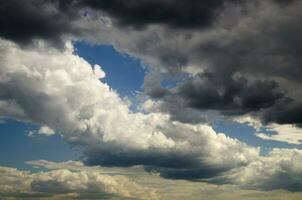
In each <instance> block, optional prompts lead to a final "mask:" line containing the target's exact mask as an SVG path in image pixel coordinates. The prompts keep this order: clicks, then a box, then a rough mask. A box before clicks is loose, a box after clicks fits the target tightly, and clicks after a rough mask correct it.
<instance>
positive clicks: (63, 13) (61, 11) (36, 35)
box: [0, 0, 77, 44]
mask: <svg viewBox="0 0 302 200" xmlns="http://www.w3.org/2000/svg"><path fill="white" fill-rule="evenodd" d="M72 7H73V1H72V0H67V1H59V0H54V1H52V0H29V1H27V0H1V1H0V13H1V17H0V27H1V29H0V35H1V36H2V37H4V38H7V39H10V40H14V41H16V42H18V43H20V44H29V43H30V42H31V41H32V39H45V40H48V41H51V42H54V43H56V44H60V42H61V39H62V36H63V35H64V34H68V33H69V34H70V33H72V32H76V30H74V29H73V28H72V25H71V23H70V22H72V21H73V20H74V19H75V18H76V17H77V10H73V9H72ZM73 34H74V33H73Z"/></svg>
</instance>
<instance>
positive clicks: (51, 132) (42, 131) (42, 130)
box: [38, 126, 55, 136]
mask: <svg viewBox="0 0 302 200" xmlns="http://www.w3.org/2000/svg"><path fill="white" fill-rule="evenodd" d="M38 133H39V134H41V135H47V136H50V135H54V134H55V132H54V130H52V129H51V128H49V127H48V126H41V127H40V128H39V130H38Z"/></svg>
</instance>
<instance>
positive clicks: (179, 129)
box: [0, 40, 259, 172]
mask: <svg viewBox="0 0 302 200" xmlns="http://www.w3.org/2000/svg"><path fill="white" fill-rule="evenodd" d="M44 45H45V44H44V43H41V44H40V46H39V47H37V48H36V49H31V50H22V49H19V48H18V47H17V46H16V45H15V44H14V43H11V42H8V41H5V40H1V44H0V46H1V56H2V58H3V59H1V61H2V62H1V64H0V65H1V71H0V76H1V82H0V91H1V102H2V105H3V106H1V109H2V110H3V111H4V112H2V113H1V117H3V118H13V119H17V120H22V121H29V122H33V123H38V124H40V125H42V126H43V127H44V128H43V129H44V131H43V132H49V131H50V130H54V131H55V132H58V133H59V134H61V135H62V136H63V137H64V138H65V139H66V140H67V141H69V142H70V143H71V144H73V145H80V146H82V147H84V160H85V161H86V163H87V164H94V165H96V164H97V165H120V166H131V165H152V166H156V167H166V168H172V169H189V170H190V169H194V170H198V169H200V170H204V169H207V168H210V169H212V168H213V169H215V171H216V170H217V172H220V171H221V170H227V169H230V168H233V167H236V166H240V165H245V164H247V163H249V161H250V160H251V159H253V158H254V157H256V156H257V155H258V152H259V149H257V148H252V147H248V146H247V145H246V144H244V143H241V142H239V141H238V140H235V139H231V138H229V137H227V136H225V135H224V134H222V133H216V132H215V131H214V130H213V129H212V128H211V127H210V126H209V125H206V124H197V125H190V124H184V123H180V122H177V121H171V120H170V118H169V115H167V114H161V113H146V114H144V113H141V112H136V113H135V112H132V111H131V110H130V109H129V107H128V103H127V102H126V101H124V100H122V99H121V98H120V97H119V96H118V94H117V93H116V92H114V91H113V90H111V89H110V88H109V86H108V85H107V84H105V83H102V82H101V81H100V80H99V79H98V78H99V76H96V75H95V73H94V72H93V69H92V67H91V66H90V65H89V64H88V63H87V62H86V61H85V60H83V59H82V58H80V57H79V56H77V55H75V54H74V53H73V51H72V47H71V46H70V44H66V45H67V47H66V50H65V52H63V53H62V52H61V51H60V50H56V49H54V48H45V46H44ZM45 60H47V62H45ZM98 70H99V72H98V73H100V70H101V69H100V68H98ZM45 127H48V128H47V129H48V130H47V131H45V129H46V128H45ZM41 131H42V130H41ZM41 131H40V132H41Z"/></svg>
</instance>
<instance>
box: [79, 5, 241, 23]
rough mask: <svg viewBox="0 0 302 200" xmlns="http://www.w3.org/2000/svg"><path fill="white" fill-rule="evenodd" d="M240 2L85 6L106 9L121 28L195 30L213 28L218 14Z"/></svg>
mask: <svg viewBox="0 0 302 200" xmlns="http://www.w3.org/2000/svg"><path fill="white" fill-rule="evenodd" d="M240 1H241V0H211V1H198V0H193V1H190V2H187V1H182V0H141V1H135V0H130V1H127V0H113V1H106V0H100V1H99V0H88V1H83V4H84V5H85V4H86V5H89V6H90V7H92V8H97V9H101V10H104V11H105V12H107V13H109V14H110V15H112V16H114V17H115V18H116V19H117V21H118V22H119V23H120V24H122V25H131V26H137V27H141V26H144V25H149V24H166V25H170V26H173V27H180V28H193V27H204V26H206V25H210V24H211V22H212V21H213V19H214V18H215V12H216V11H218V9H221V8H222V7H223V6H224V4H225V3H229V2H232V3H239V2H240Z"/></svg>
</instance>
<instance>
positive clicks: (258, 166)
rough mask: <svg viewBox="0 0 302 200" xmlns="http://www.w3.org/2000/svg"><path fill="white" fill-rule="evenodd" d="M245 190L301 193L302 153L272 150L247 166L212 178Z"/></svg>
mask: <svg viewBox="0 0 302 200" xmlns="http://www.w3.org/2000/svg"><path fill="white" fill-rule="evenodd" d="M214 179H216V180H215V181H218V182H219V181H222V182H228V183H233V184H237V185H240V186H243V187H245V188H254V189H255V188H261V189H266V190H273V189H280V188H283V189H287V190H289V191H301V187H302V151H301V150H298V149H273V150H272V151H271V152H269V154H268V155H267V156H265V157H259V158H258V159H256V160H254V161H253V162H251V163H250V164H249V165H248V166H244V167H240V168H237V169H233V170H231V171H229V172H226V173H225V175H223V176H221V177H219V178H217V177H216V178H214Z"/></svg>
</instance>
